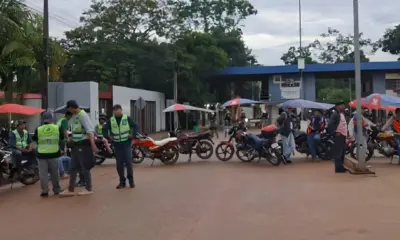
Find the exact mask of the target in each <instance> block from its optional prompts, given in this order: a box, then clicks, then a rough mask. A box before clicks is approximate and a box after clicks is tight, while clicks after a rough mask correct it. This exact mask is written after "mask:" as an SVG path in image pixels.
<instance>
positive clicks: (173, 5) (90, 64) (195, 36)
mask: <svg viewBox="0 0 400 240" xmlns="http://www.w3.org/2000/svg"><path fill="white" fill-rule="evenodd" d="M252 14H256V10H255V9H254V7H253V6H252V5H251V4H250V3H249V2H248V1H247V0H240V1H232V0H223V1H214V0H203V1H198V0H196V1H195V0H190V1H186V0H168V1H160V0H140V1H139V0H93V1H92V5H91V7H90V9H89V10H87V11H86V12H84V13H83V14H82V18H81V22H82V24H83V25H82V27H79V28H76V29H73V30H71V31H68V32H66V39H63V40H61V41H60V42H61V44H62V46H63V47H64V48H65V49H66V50H67V51H68V53H69V56H70V58H69V60H68V62H67V64H66V65H65V67H64V69H63V72H62V78H63V80H64V81H88V80H90V81H97V82H99V84H100V85H101V86H102V87H103V88H106V86H110V85H123V86H128V87H134V88H144V89H149V90H154V91H160V92H164V93H165V94H166V96H167V97H168V98H172V97H173V78H174V76H175V74H174V73H176V76H177V79H178V86H179V89H178V93H179V94H178V96H179V101H180V102H183V101H188V102H191V103H192V104H198V105H202V104H204V103H205V102H209V101H213V100H217V99H219V98H220V97H224V99H223V100H226V99H227V96H226V95H218V96H217V92H219V90H222V92H225V91H224V90H226V89H228V88H227V87H226V86H225V87H223V86H221V85H223V84H221V83H216V82H215V81H212V76H213V75H215V73H218V72H219V71H222V70H223V69H224V68H225V67H226V66H228V65H235V66H247V65H253V64H255V63H256V60H255V58H254V56H252V55H251V51H250V50H249V49H248V48H246V46H245V44H244V42H243V39H242V32H241V31H240V22H241V21H242V20H243V19H245V18H246V17H247V16H249V15H252ZM226 92H227V91H226Z"/></svg>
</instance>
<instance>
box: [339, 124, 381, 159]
mask: <svg viewBox="0 0 400 240" xmlns="http://www.w3.org/2000/svg"><path fill="white" fill-rule="evenodd" d="M374 129H375V130H374ZM379 132H380V131H379V130H378V129H377V128H376V127H372V129H368V130H367V135H368V139H367V141H366V142H367V148H366V149H365V161H366V162H368V161H369V160H371V158H372V156H373V155H374V151H375V146H376V147H377V148H379V145H380V143H379V140H378V135H379ZM360 147H361V148H365V146H363V145H362V144H361V145H360ZM346 152H347V151H346ZM348 152H349V153H350V156H351V157H352V158H354V159H357V144H356V140H355V139H353V141H352V142H351V143H350V144H349V146H348Z"/></svg>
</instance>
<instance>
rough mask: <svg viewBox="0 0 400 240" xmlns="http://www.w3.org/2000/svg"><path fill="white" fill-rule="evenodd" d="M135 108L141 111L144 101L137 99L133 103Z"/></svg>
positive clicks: (140, 98)
mask: <svg viewBox="0 0 400 240" xmlns="http://www.w3.org/2000/svg"><path fill="white" fill-rule="evenodd" d="M135 107H136V108H137V109H139V110H143V109H144V108H145V107H146V101H145V100H144V99H143V98H142V97H139V98H138V100H136V102H135Z"/></svg>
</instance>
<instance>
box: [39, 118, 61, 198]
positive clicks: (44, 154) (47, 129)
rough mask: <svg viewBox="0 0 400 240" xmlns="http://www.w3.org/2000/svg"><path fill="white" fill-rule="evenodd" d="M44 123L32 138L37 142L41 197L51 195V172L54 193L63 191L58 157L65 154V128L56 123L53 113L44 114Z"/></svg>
mask: <svg viewBox="0 0 400 240" xmlns="http://www.w3.org/2000/svg"><path fill="white" fill-rule="evenodd" d="M42 121H43V125H42V126H40V127H38V128H37V129H36V130H35V134H34V135H33V137H32V140H33V141H35V142H37V158H38V160H39V161H38V163H39V177H40V187H41V188H42V193H41V194H40V196H41V197H48V196H49V184H48V176H49V174H50V179H51V183H52V185H53V193H54V195H58V194H60V193H61V187H60V183H59V176H58V158H59V157H60V156H61V155H62V154H63V153H62V152H63V149H64V146H63V145H64V144H63V140H64V130H63V128H62V127H59V126H57V125H56V124H54V122H53V121H54V120H53V114H52V113H51V112H44V113H43V114H42Z"/></svg>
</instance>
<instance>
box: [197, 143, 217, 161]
mask: <svg viewBox="0 0 400 240" xmlns="http://www.w3.org/2000/svg"><path fill="white" fill-rule="evenodd" d="M213 152H214V149H213V145H212V144H211V143H210V142H209V141H205V140H202V141H199V143H198V144H197V146H196V154H197V156H198V157H199V158H201V159H209V158H210V157H211V156H212V154H213Z"/></svg>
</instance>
